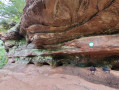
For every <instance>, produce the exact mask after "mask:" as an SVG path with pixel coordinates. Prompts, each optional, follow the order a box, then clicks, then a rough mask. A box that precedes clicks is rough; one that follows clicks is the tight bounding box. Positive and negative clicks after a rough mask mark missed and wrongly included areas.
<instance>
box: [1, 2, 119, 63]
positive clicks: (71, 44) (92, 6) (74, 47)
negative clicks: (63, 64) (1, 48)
mask: <svg viewBox="0 0 119 90" xmlns="http://www.w3.org/2000/svg"><path fill="white" fill-rule="evenodd" d="M26 2H27V4H26V6H25V8H24V10H23V15H22V16H21V23H20V26H17V28H16V29H15V30H10V31H8V32H7V33H6V34H5V35H4V36H3V37H4V41H5V46H6V50H7V52H8V57H9V58H15V59H16V58H17V59H19V58H21V57H22V59H25V58H27V59H28V60H29V61H31V60H32V61H33V60H36V61H37V60H38V61H39V59H40V58H41V57H43V58H44V57H46V56H49V57H51V56H53V57H52V59H51V61H52V60H53V59H54V58H55V59H59V60H60V59H66V58H65V57H68V59H70V60H71V58H72V57H70V56H77V57H79V59H82V57H83V59H84V60H87V61H89V60H92V61H93V62H94V60H95V59H99V60H102V59H105V58H107V57H108V58H109V57H115V56H116V59H115V58H114V60H118V59H119V55H118V54H119V41H118V40H119V34H118V33H119V7H118V6H119V0H75V1H74V0H26ZM13 29H14V28H13ZM112 34H116V35H112ZM100 35H101V36H100ZM22 36H24V40H26V42H27V43H24V44H22V40H23V37H22ZM11 40H12V42H11ZM15 40H17V41H15ZM90 42H93V43H94V47H93V48H90V47H89V43H90ZM20 43H21V44H20ZM34 49H35V50H36V51H39V50H41V49H43V50H44V52H42V50H41V52H42V53H41V52H37V53H36V52H34ZM41 54H42V56H41ZM73 58H74V57H73ZM83 59H82V60H83ZM40 61H42V60H40ZM43 62H45V61H44V60H43ZM46 62H47V60H46ZM48 62H49V61H48ZM79 62H80V61H79Z"/></svg>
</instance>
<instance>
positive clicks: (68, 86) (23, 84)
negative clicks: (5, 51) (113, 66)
mask: <svg viewBox="0 0 119 90" xmlns="http://www.w3.org/2000/svg"><path fill="white" fill-rule="evenodd" d="M82 72H83V73H82ZM99 72H100V70H99V71H98V72H96V73H95V75H90V72H89V70H88V68H77V67H70V66H67V67H63V66H62V67H58V68H52V67H50V66H42V67H38V66H35V65H28V66H26V67H24V68H23V67H21V69H20V68H19V69H18V68H17V70H15V69H11V70H8V69H2V70H0V90H118V89H114V88H111V87H108V86H105V85H102V84H96V82H95V81H94V82H95V83H91V82H89V81H90V80H89V81H87V80H88V79H89V78H88V79H87V78H85V77H93V78H96V77H97V76H100V75H97V74H99ZM85 73H88V74H89V76H87V75H86V74H85ZM84 74H85V77H84ZM104 75H108V74H106V73H105V74H104ZM100 77H103V76H100ZM104 78H106V76H105V77H103V79H104ZM99 79H100V78H99Z"/></svg>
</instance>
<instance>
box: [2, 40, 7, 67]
mask: <svg viewBox="0 0 119 90" xmlns="http://www.w3.org/2000/svg"><path fill="white" fill-rule="evenodd" d="M6 63H7V56H6V52H5V48H4V46H3V42H2V41H1V40H0V69H1V68H3V66H4V65H5V64H6Z"/></svg>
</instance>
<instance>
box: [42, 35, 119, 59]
mask: <svg viewBox="0 0 119 90" xmlns="http://www.w3.org/2000/svg"><path fill="white" fill-rule="evenodd" d="M90 42H93V43H94V47H90V46H89V43H90ZM48 55H51V56H55V55H64V56H65V55H73V56H79V55H84V56H86V55H90V58H93V59H94V58H96V59H99V58H104V57H108V56H113V55H119V35H105V36H93V37H84V38H80V39H75V40H73V41H69V42H67V43H65V44H64V46H62V49H61V50H60V51H55V52H46V53H44V54H43V56H48Z"/></svg>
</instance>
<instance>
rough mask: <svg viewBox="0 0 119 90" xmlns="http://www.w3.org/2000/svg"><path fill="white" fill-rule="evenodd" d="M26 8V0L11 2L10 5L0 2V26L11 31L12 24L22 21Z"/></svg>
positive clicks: (12, 0) (11, 0)
mask: <svg viewBox="0 0 119 90" xmlns="http://www.w3.org/2000/svg"><path fill="white" fill-rule="evenodd" d="M24 6H25V0H10V1H9V2H8V4H5V3H3V2H1V1H0V25H1V26H2V27H3V28H2V29H5V30H6V29H9V28H11V27H10V26H9V25H10V24H11V23H13V22H19V21H20V15H21V14H22V12H23V8H24ZM0 28H1V27H0ZM0 30H1V29H0Z"/></svg>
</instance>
